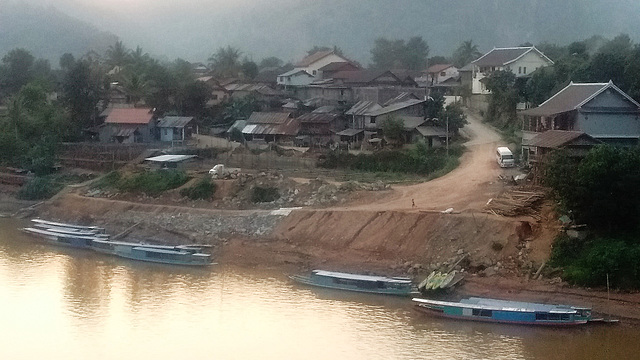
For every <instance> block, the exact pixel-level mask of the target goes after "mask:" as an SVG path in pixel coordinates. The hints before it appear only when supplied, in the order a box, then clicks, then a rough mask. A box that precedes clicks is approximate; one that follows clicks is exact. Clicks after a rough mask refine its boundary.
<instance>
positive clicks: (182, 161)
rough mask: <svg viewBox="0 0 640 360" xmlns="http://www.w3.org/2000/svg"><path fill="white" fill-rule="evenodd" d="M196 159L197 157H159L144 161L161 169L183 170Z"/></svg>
mask: <svg viewBox="0 0 640 360" xmlns="http://www.w3.org/2000/svg"><path fill="white" fill-rule="evenodd" d="M195 158H196V156H195V155H159V156H154V157H149V158H146V159H144V161H146V162H148V163H150V164H152V165H153V166H154V167H157V168H159V169H182V168H184V167H185V165H186V164H187V163H189V162H191V161H193V160H194V159H195Z"/></svg>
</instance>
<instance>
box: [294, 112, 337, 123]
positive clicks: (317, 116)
mask: <svg viewBox="0 0 640 360" xmlns="http://www.w3.org/2000/svg"><path fill="white" fill-rule="evenodd" d="M337 117H338V115H336V114H327V113H307V114H304V115H301V116H300V117H298V121H299V122H300V123H302V124H328V123H330V122H332V121H334V120H335V119H336V118H337Z"/></svg>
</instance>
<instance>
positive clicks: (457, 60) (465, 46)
mask: <svg viewBox="0 0 640 360" xmlns="http://www.w3.org/2000/svg"><path fill="white" fill-rule="evenodd" d="M481 55H482V53H481V52H480V51H478V45H476V44H474V43H473V40H466V41H463V42H462V44H460V46H458V48H457V49H456V51H455V52H454V53H453V64H454V65H455V66H457V67H463V66H465V65H467V64H468V63H470V62H471V61H473V60H475V59H477V58H479V57H480V56H481Z"/></svg>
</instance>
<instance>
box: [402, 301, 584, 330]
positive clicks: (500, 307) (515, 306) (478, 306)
mask: <svg viewBox="0 0 640 360" xmlns="http://www.w3.org/2000/svg"><path fill="white" fill-rule="evenodd" d="M413 302H414V303H415V307H416V310H418V311H420V312H424V313H427V314H430V315H435V316H442V317H447V318H453V319H461V320H472V321H485V322H496V323H507V324H526V325H547V326H569V325H581V324H586V323H587V322H588V321H589V320H590V319H591V308H586V307H576V306H569V305H547V304H537V303H529V302H520V301H507V300H498V299H486V298H477V297H471V298H468V299H463V300H460V302H450V301H439V300H430V299H420V298H414V299H413Z"/></svg>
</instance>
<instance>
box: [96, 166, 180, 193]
mask: <svg viewBox="0 0 640 360" xmlns="http://www.w3.org/2000/svg"><path fill="white" fill-rule="evenodd" d="M187 181H189V176H187V174H186V173H185V172H184V171H179V170H156V171H144V172H139V173H135V174H131V175H127V176H123V175H122V174H121V173H120V172H117V171H112V172H110V173H108V174H107V175H105V176H104V177H102V178H101V179H100V180H98V181H97V182H96V184H95V185H94V186H95V187H97V188H102V189H106V188H113V189H116V190H118V191H122V192H129V193H142V194H146V195H149V196H158V195H160V194H162V193H163V192H165V191H167V190H171V189H175V188H177V187H180V186H182V185H184V184H185V183H186V182H187Z"/></svg>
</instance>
